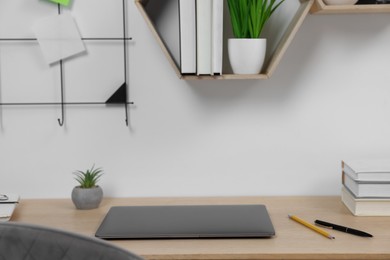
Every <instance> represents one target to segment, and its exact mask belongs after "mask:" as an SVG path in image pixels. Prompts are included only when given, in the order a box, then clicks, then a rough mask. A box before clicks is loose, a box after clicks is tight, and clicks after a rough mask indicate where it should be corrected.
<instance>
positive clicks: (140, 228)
mask: <svg viewBox="0 0 390 260" xmlns="http://www.w3.org/2000/svg"><path fill="white" fill-rule="evenodd" d="M273 235H275V230H274V227H273V225H272V222H271V219H270V217H269V215H268V212H267V209H266V207H265V206H264V205H185V206H184V205H183V206H182V205H180V206H120V207H112V208H110V210H109V211H108V213H107V215H106V216H105V218H104V220H103V221H102V223H101V225H100V226H99V228H98V230H97V232H96V234H95V236H96V237H99V238H104V239H143V238H235V237H271V236H273Z"/></svg>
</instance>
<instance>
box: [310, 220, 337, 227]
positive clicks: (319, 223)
mask: <svg viewBox="0 0 390 260" xmlns="http://www.w3.org/2000/svg"><path fill="white" fill-rule="evenodd" d="M314 224H316V226H319V227H323V228H328V229H333V225H332V224H330V223H327V222H324V221H321V220H316V221H314Z"/></svg>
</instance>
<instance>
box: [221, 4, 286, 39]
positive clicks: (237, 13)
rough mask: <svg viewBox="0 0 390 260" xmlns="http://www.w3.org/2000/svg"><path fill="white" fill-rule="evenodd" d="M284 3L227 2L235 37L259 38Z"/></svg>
mask: <svg viewBox="0 0 390 260" xmlns="http://www.w3.org/2000/svg"><path fill="white" fill-rule="evenodd" d="M284 1H285V0H281V1H280V2H276V0H227V2H228V6H229V12H230V20H231V22H232V28H233V34H234V37H236V38H259V37H260V34H261V32H262V31H263V28H264V25H265V23H266V22H267V21H268V19H269V18H270V17H271V15H272V14H273V13H274V11H275V10H276V9H277V8H278V7H279V6H280V5H281V4H282V3H283V2H284Z"/></svg>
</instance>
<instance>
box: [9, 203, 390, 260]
mask: <svg viewBox="0 0 390 260" xmlns="http://www.w3.org/2000/svg"><path fill="white" fill-rule="evenodd" d="M189 204H192V205H193V204H215V205H218V204H265V205H266V206H267V208H268V211H269V213H270V216H271V219H272V222H273V224H274V226H275V230H276V236H275V237H274V238H271V239H183V240H180V239H173V240H120V241H112V243H114V244H117V245H119V246H121V247H123V248H126V249H128V250H130V251H133V252H135V253H137V254H139V255H141V256H143V257H145V258H146V259H176V260H178V259H185V260H190V259H193V260H195V259H221V260H222V259H390V231H389V230H390V217H354V216H353V215H352V214H351V213H350V212H349V211H348V210H347V208H346V207H345V206H344V205H343V204H342V202H341V201H340V197H231V198H230V197H214V198H116V199H110V198H106V199H105V200H104V201H103V203H102V205H101V207H100V208H98V209H94V210H76V209H75V208H74V206H73V204H72V202H71V201H70V199H60V200H57V199H53V200H22V201H21V203H20V205H19V206H18V207H17V208H16V210H15V213H14V216H13V218H12V221H20V222H27V223H33V224H38V225H44V226H49V227H53V228H59V229H64V230H68V231H72V232H77V233H81V234H85V235H89V236H93V235H94V233H95V231H96V230H97V228H98V226H99V224H100V222H101V221H102V219H103V218H104V216H105V214H106V212H108V210H109V208H110V207H111V206H124V205H189ZM288 214H295V215H297V216H299V217H301V218H303V219H305V220H306V221H309V222H313V221H314V220H315V219H317V218H318V219H321V220H325V221H329V222H334V223H338V224H341V225H345V226H350V227H354V228H356V229H362V230H364V231H366V232H369V233H371V234H373V235H374V238H362V237H357V236H352V235H349V234H345V233H342V232H337V231H332V232H331V233H332V235H334V236H335V237H336V239H335V240H330V239H327V238H325V237H323V236H321V235H319V234H317V233H316V232H313V231H312V230H310V229H307V228H305V227H303V226H302V225H300V224H298V223H296V222H294V221H292V220H290V219H289V218H288V217H287V215H288Z"/></svg>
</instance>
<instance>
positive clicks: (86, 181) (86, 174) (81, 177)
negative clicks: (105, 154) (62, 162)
mask: <svg viewBox="0 0 390 260" xmlns="http://www.w3.org/2000/svg"><path fill="white" fill-rule="evenodd" d="M73 174H74V175H76V177H75V180H76V181H77V182H78V183H79V184H80V187H81V188H93V187H96V183H97V182H98V181H99V179H100V177H101V176H102V175H103V170H102V169H101V168H96V169H95V165H93V166H92V167H91V169H87V170H86V171H76V172H74V173H73Z"/></svg>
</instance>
